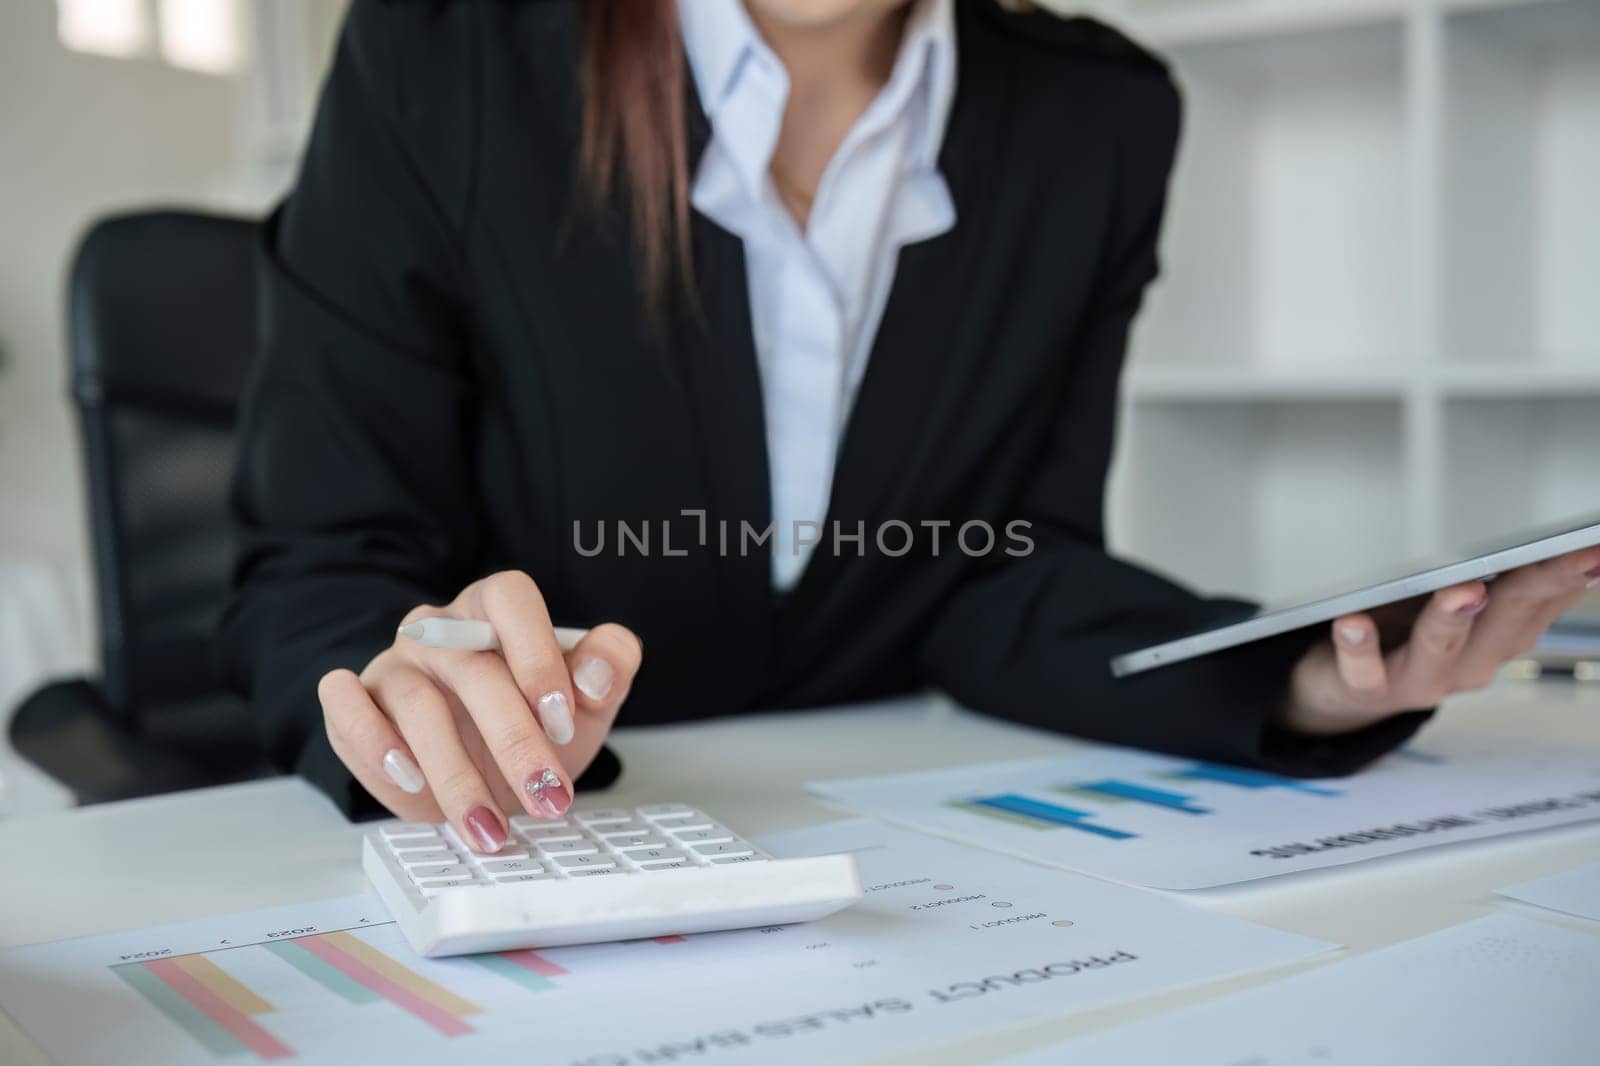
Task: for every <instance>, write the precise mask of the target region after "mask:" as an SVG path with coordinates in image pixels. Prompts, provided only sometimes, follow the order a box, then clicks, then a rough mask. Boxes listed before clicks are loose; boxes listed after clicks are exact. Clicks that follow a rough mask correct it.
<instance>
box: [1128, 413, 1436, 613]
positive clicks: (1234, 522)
mask: <svg viewBox="0 0 1600 1066" xmlns="http://www.w3.org/2000/svg"><path fill="white" fill-rule="evenodd" d="M1403 418H1404V406H1403V405H1402V404H1401V403H1398V402H1394V401H1384V400H1375V401H1364V400H1355V401H1348V402H1315V403H1299V402H1287V403H1274V404H1259V403H1232V404H1228V403H1215V404H1202V405H1150V406H1134V407H1132V408H1130V409H1128V410H1126V412H1125V418H1124V422H1123V428H1122V432H1121V435H1120V438H1119V443H1118V449H1117V459H1116V462H1115V464H1114V468H1113V476H1112V480H1111V496H1110V509H1109V515H1110V531H1111V541H1112V543H1113V545H1114V546H1115V548H1116V550H1117V551H1119V552H1121V553H1123V554H1125V555H1127V556H1129V557H1131V558H1134V559H1137V560H1139V561H1141V562H1143V563H1145V564H1147V565H1151V566H1153V567H1154V568H1155V569H1157V570H1159V571H1162V572H1164V573H1167V574H1171V575H1173V576H1174V577H1176V578H1178V579H1179V580H1181V581H1183V582H1185V583H1187V584H1189V585H1191V586H1194V587H1197V588H1200V589H1203V590H1206V591H1209V592H1214V593H1225V594H1235V595H1239V594H1242V595H1246V596H1252V597H1256V598H1265V599H1269V600H1276V599H1281V598H1283V597H1285V596H1288V595H1292V594H1294V593H1296V592H1300V591H1303V590H1305V589H1308V588H1315V587H1319V586H1325V585H1328V584H1336V583H1337V582H1338V581H1340V580H1341V579H1344V578H1348V577H1350V576H1351V575H1358V574H1364V573H1370V572H1371V571H1372V569H1373V568H1374V567H1375V566H1382V565H1385V564H1388V563H1393V562H1395V561H1398V560H1403V559H1405V558H1407V557H1408V555H1409V552H1408V551H1407V548H1408V544H1407V528H1406V514H1407V508H1406V506H1405V502H1406V481H1405V465H1406V464H1405V462H1404V446H1405V440H1404V430H1403Z"/></svg>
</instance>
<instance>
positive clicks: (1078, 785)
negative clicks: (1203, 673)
mask: <svg viewBox="0 0 1600 1066" xmlns="http://www.w3.org/2000/svg"><path fill="white" fill-rule="evenodd" d="M1149 776H1150V778H1151V779H1153V780H1156V781H1160V782H1171V781H1175V782H1199V783H1203V784H1208V785H1223V786H1226V787H1229V788H1240V789H1250V790H1260V789H1268V788H1281V789H1287V790H1289V791H1291V792H1298V793H1301V794H1303V795H1307V796H1323V797H1333V796H1338V795H1340V792H1339V790H1338V789H1336V788H1328V787H1327V786H1324V785H1313V784H1309V783H1307V782H1305V781H1299V780H1296V779H1295V778H1292V777H1283V776H1281V775H1279V774H1269V773H1266V772H1264V771H1261V770H1246V769H1242V768H1240V767H1237V766H1223V765H1220V764H1217V763H1204V762H1200V763H1194V764H1192V765H1189V766H1184V767H1181V768H1179V769H1166V770H1157V771H1155V772H1153V773H1151V774H1150V775H1149ZM1047 788H1048V791H1050V792H1051V793H1054V794H1056V795H1061V796H1067V797H1071V798H1072V799H1073V800H1075V801H1076V802H1079V803H1085V804H1090V805H1092V806H1093V807H1096V808H1097V807H1100V806H1105V805H1109V806H1111V807H1113V808H1115V807H1116V806H1117V805H1119V804H1126V803H1132V804H1142V805H1144V806H1147V807H1155V808H1157V809H1159V810H1163V811H1174V812H1177V813H1179V814H1185V815H1191V816H1192V815H1207V814H1213V813H1215V809H1214V808H1213V807H1209V806H1203V805H1202V804H1201V802H1200V800H1199V798H1198V797H1196V796H1193V795H1189V794H1188V793H1184V792H1174V791H1171V790H1170V789H1167V788H1158V787H1156V786H1155V785H1152V784H1147V783H1141V782H1139V781H1127V780H1121V779H1119V778H1104V779H1102V780H1098V781H1079V782H1072V783H1069V784H1062V785H1050V786H1047ZM946 802H947V805H948V806H950V807H953V808H955V809H957V810H962V811H966V812H968V813H971V814H976V815H980V816H982V817H985V818H993V819H996V820H999V821H1004V822H1007V823H1009V824H1011V825H1017V826H1022V827H1024V828H1028V829H1037V830H1054V829H1071V830H1076V831H1077V832H1080V833H1088V834H1089V835H1091V836H1097V837H1100V838H1101V839H1104V840H1136V839H1138V837H1139V835H1140V834H1139V833H1137V832H1135V831H1133V830H1132V829H1128V828H1120V827H1118V826H1115V825H1107V824H1105V823H1104V822H1102V821H1099V820H1098V819H1099V813H1098V812H1097V811H1096V810H1095V809H1090V810H1081V809H1079V808H1078V807H1069V806H1066V805H1065V804H1062V803H1057V802H1054V800H1053V799H1042V798H1040V797H1038V796H1030V795H1024V794H1022V793H1020V792H1001V793H996V794H993V795H981V796H963V797H957V798H953V799H950V800H948V801H946Z"/></svg>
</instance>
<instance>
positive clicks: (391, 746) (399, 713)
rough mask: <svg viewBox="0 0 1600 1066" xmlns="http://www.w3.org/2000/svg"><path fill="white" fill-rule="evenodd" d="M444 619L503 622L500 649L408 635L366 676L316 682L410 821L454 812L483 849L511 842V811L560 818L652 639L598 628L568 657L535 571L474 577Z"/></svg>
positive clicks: (377, 786)
mask: <svg viewBox="0 0 1600 1066" xmlns="http://www.w3.org/2000/svg"><path fill="white" fill-rule="evenodd" d="M432 616H444V617H450V618H463V619H482V620H484V621H487V622H489V623H490V624H491V625H493V626H494V630H495V633H496V634H497V635H498V636H499V638H500V645H501V650H500V651H498V652H494V651H457V650H453V649H445V648H431V647H427V646H425V645H423V644H419V643H417V642H416V641H414V640H410V639H408V638H405V637H398V636H397V637H396V638H395V642H394V643H393V644H392V645H391V646H390V647H388V648H387V649H385V650H384V651H383V652H381V653H379V654H378V655H377V657H375V658H374V659H373V660H372V661H371V662H370V663H368V664H367V667H366V669H365V670H363V671H362V672H361V674H360V675H359V676H357V675H356V674H355V673H354V672H353V671H350V670H334V671H332V672H331V673H329V674H327V675H325V676H324V677H323V678H322V680H321V682H320V683H319V684H318V686H317V695H318V698H319V699H320V700H321V701H322V713H323V720H324V722H325V724H326V727H327V731H328V739H329V741H330V742H331V743H332V744H333V750H334V752H335V753H336V754H337V755H338V756H339V758H340V759H341V760H343V762H344V764H345V766H347V767H348V768H349V769H350V772H351V773H352V774H354V775H355V777H356V780H358V781H360V782H361V784H362V786H363V787H365V788H366V790H367V791H368V792H370V793H371V794H372V795H373V796H374V797H375V798H376V799H377V800H378V801H379V802H380V803H382V804H383V805H384V806H385V807H387V808H389V810H391V811H393V812H394V813H395V814H396V815H398V816H399V817H401V818H405V819H407V820H409V821H419V822H439V821H446V820H448V821H449V822H450V823H451V824H453V825H454V826H455V827H456V831H457V832H459V833H460V834H461V838H462V839H463V840H465V841H467V842H468V844H470V845H471V846H472V847H473V848H474V849H475V850H477V851H480V852H484V853H493V852H495V851H498V850H500V847H501V846H502V845H503V844H504V843H505V842H506V839H507V836H508V830H507V827H506V822H505V817H504V816H505V815H507V814H512V813H518V812H522V811H526V812H527V813H528V814H531V815H533V816H534V817H537V818H557V817H560V816H561V815H562V814H564V813H565V812H566V810H567V808H568V807H569V806H571V804H572V793H573V787H572V782H573V780H574V778H576V777H577V776H578V775H579V774H580V773H582V772H583V770H584V768H585V767H587V766H588V765H589V763H590V762H591V761H593V759H594V757H595V755H596V753H598V752H599V750H600V745H601V744H602V743H603V742H604V740H605V738H606V734H607V733H609V732H610V731H611V724H612V722H614V721H615V720H616V717H617V709H618V708H619V707H620V706H621V705H622V701H623V700H624V699H626V698H627V695H628V689H629V687H630V686H631V685H632V684H633V678H634V675H635V674H636V673H637V672H638V669H639V663H640V661H641V656H642V652H643V646H642V644H641V643H640V641H639V638H638V637H636V636H635V635H634V634H633V632H632V631H631V630H628V629H625V628H623V627H622V626H619V625H611V624H607V625H600V626H596V627H595V628H593V629H591V630H590V631H589V632H588V634H587V635H586V636H585V637H584V638H583V639H582V640H581V641H580V642H579V643H578V646H577V647H576V648H574V649H573V650H572V651H570V652H568V653H566V654H565V655H563V653H562V651H561V648H560V646H559V645H558V644H557V642H556V634H555V627H554V626H553V625H552V624H551V621H550V614H549V612H548V611H547V610H546V609H545V604H544V597H543V596H541V595H540V593H539V587H538V586H537V585H536V584H534V582H533V579H532V578H530V577H529V576H528V575H527V574H524V573H522V572H520V571H514V570H508V571H503V572H501V573H498V574H493V575H491V576H489V577H486V578H484V579H482V580H481V581H475V582H473V583H472V584H470V585H468V586H467V587H466V588H465V589H463V590H462V592H461V595H459V596H457V597H456V598H455V600H454V601H453V602H451V603H450V604H448V605H446V606H444V607H428V606H423V607H417V608H416V609H414V610H412V611H411V612H410V613H409V614H407V615H406V617H405V621H406V622H410V621H413V620H415V619H417V618H424V617H432Z"/></svg>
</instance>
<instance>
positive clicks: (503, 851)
mask: <svg viewBox="0 0 1600 1066" xmlns="http://www.w3.org/2000/svg"><path fill="white" fill-rule="evenodd" d="M528 854H529V852H528V845H526V844H523V843H521V842H520V841H516V840H512V841H510V842H509V843H506V844H502V845H500V850H499V851H497V852H495V853H494V854H493V855H480V856H478V859H479V861H482V862H487V861H488V860H490V859H526V858H527V857H528Z"/></svg>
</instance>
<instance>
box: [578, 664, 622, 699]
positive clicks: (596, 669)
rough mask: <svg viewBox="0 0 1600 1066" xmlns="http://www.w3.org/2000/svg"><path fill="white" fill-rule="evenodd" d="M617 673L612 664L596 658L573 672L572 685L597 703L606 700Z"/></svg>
mask: <svg viewBox="0 0 1600 1066" xmlns="http://www.w3.org/2000/svg"><path fill="white" fill-rule="evenodd" d="M613 677H615V671H613V670H612V669H611V664H610V663H608V662H606V661H605V660H604V659H602V658H600V657H598V656H595V657H593V658H589V659H585V660H583V662H581V663H579V664H578V668H577V669H576V670H574V671H572V683H573V684H575V685H577V686H578V691H579V692H581V693H583V694H584V695H585V696H587V697H588V698H589V699H591V700H594V701H595V702H596V703H598V702H600V701H601V700H603V699H605V698H606V693H608V692H610V691H611V681H612V678H613Z"/></svg>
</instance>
